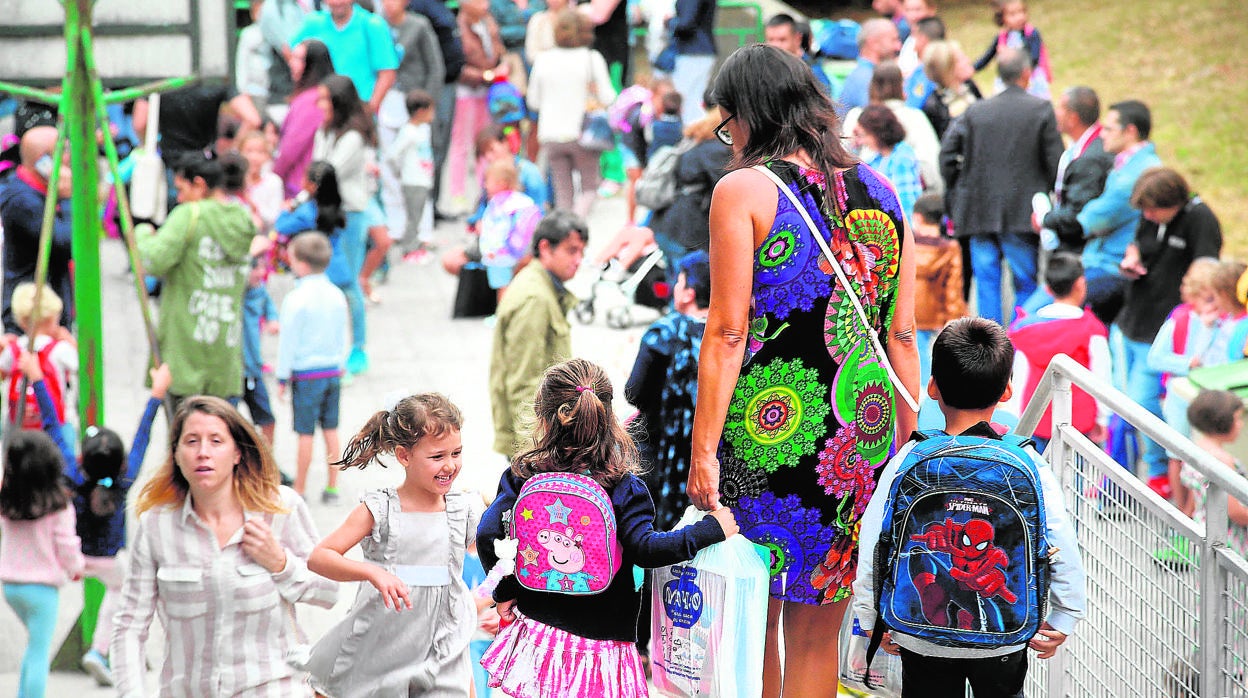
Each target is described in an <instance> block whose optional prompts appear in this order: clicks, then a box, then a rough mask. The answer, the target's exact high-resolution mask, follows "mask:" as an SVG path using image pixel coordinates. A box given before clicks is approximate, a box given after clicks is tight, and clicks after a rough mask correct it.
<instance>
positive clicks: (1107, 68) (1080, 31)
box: [940, 0, 1248, 261]
mask: <svg viewBox="0 0 1248 698" xmlns="http://www.w3.org/2000/svg"><path fill="white" fill-rule="evenodd" d="M1029 8H1030V12H1031V21H1032V23H1033V24H1035V25H1036V27H1037V28H1039V29H1040V32H1041V34H1042V35H1043V36H1044V40H1045V44H1046V45H1047V46H1048V49H1049V57H1050V59H1051V61H1052V63H1053V73H1054V79H1055V80H1054V82H1055V85H1054V90H1053V94H1054V95H1057V94H1060V91H1061V90H1062V89H1065V88H1066V87H1069V86H1071V85H1077V84H1082V85H1088V86H1089V87H1091V88H1093V89H1095V90H1096V92H1097V94H1098V95H1100V97H1101V105H1102V109H1104V108H1105V107H1106V106H1108V105H1109V104H1112V103H1113V102H1116V101H1119V100H1123V99H1140V100H1142V101H1144V102H1145V103H1146V104H1148V105H1149V107H1150V108H1151V109H1152V113H1153V134H1152V139H1153V141H1155V142H1156V144H1157V151H1158V153H1159V154H1160V155H1161V158H1162V160H1163V161H1164V162H1165V163H1166V165H1168V166H1170V167H1174V168H1176V169H1177V170H1179V171H1180V172H1182V173H1183V175H1184V176H1185V177H1187V179H1188V181H1189V182H1190V183H1191V185H1192V188H1193V190H1194V191H1196V192H1198V193H1199V194H1200V195H1201V196H1202V197H1203V198H1204V199H1205V201H1206V202H1207V203H1208V204H1209V205H1210V206H1211V207H1212V208H1213V210H1214V212H1216V213H1217V215H1218V218H1219V219H1220V220H1221V222H1222V234H1223V237H1224V238H1225V240H1226V243H1225V245H1224V247H1223V256H1224V257H1226V256H1232V257H1237V258H1239V259H1241V260H1245V261H1248V34H1246V32H1248V2H1244V0H1196V1H1194V2H1174V1H1173V0H1139V1H1136V2H1129V1H1128V0H1031V2H1030V3H1029ZM940 14H941V16H942V17H943V18H944V20H945V23H946V24H947V26H948V28H949V35H950V38H954V39H957V40H958V41H959V42H961V43H962V45H963V46H964V47H965V48H966V51H967V54H968V55H970V56H971V58H972V59H974V58H976V57H977V56H978V55H979V53H980V52H982V51H983V50H984V48H985V47H987V45H988V42H989V41H990V40H991V37H992V36H993V35H995V33H996V31H997V28H996V25H994V24H993V22H992V11H991V9H990V8H989V5H988V3H986V2H983V1H981V0H975V1H968V0H960V1H958V2H943V3H941V5H940ZM994 71H995V64H994V65H992V66H989V67H988V68H987V69H985V70H984V71H983V72H982V73H980V74H979V76H978V77H977V82H978V83H979V85H980V87H981V88H985V89H990V88H991V85H992V80H993V77H994V74H995V73H994Z"/></svg>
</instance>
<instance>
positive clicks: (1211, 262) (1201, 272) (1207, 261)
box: [1179, 257, 1222, 303]
mask: <svg viewBox="0 0 1248 698" xmlns="http://www.w3.org/2000/svg"><path fill="white" fill-rule="evenodd" d="M1221 266H1222V263H1221V262H1220V261H1218V259H1217V258H1216V257H1198V258H1196V259H1194V260H1192V263H1191V264H1190V265H1188V267H1187V273H1185V274H1183V280H1182V281H1181V282H1179V295H1180V297H1181V298H1182V299H1183V302H1184V303H1189V302H1191V299H1192V298H1193V297H1195V296H1197V295H1198V294H1202V293H1212V292H1213V289H1214V285H1215V283H1216V279H1217V278H1218V270H1219V269H1220V267H1221Z"/></svg>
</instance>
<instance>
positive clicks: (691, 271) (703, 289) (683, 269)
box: [676, 250, 711, 308]
mask: <svg viewBox="0 0 1248 698" xmlns="http://www.w3.org/2000/svg"><path fill="white" fill-rule="evenodd" d="M676 268H677V270H679V272H680V273H681V274H684V275H685V286H687V287H689V288H691V289H693V301H694V303H697V305H698V307H699V308H706V307H708V306H710V304H711V258H710V256H708V255H707V254H706V250H694V251H693V252H690V253H689V254H687V255H685V256H684V257H681V258H680V261H679V262H677V263H676Z"/></svg>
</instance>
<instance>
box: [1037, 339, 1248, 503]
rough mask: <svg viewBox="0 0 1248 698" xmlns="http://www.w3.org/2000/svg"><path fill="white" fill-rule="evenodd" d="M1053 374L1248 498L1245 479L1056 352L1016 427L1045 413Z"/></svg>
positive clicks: (1210, 477)
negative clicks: (1072, 384)
mask: <svg viewBox="0 0 1248 698" xmlns="http://www.w3.org/2000/svg"><path fill="white" fill-rule="evenodd" d="M1056 376H1062V377H1064V378H1066V379H1068V380H1070V381H1071V382H1072V383H1074V384H1075V385H1077V386H1078V387H1079V388H1080V389H1082V390H1083V391H1084V392H1086V393H1088V394H1089V395H1091V396H1092V397H1093V398H1096V400H1097V402H1099V403H1101V404H1103V405H1105V406H1106V407H1108V408H1109V409H1110V411H1111V412H1113V413H1115V414H1118V415H1120V416H1122V417H1123V418H1125V419H1126V420H1127V421H1128V422H1130V423H1131V424H1132V425H1134V426H1135V427H1136V428H1137V429H1139V430H1140V431H1143V432H1144V434H1145V435H1146V436H1148V437H1149V438H1150V439H1152V440H1154V441H1156V442H1157V443H1159V444H1161V445H1162V446H1165V447H1166V450H1168V451H1169V452H1171V453H1174V454H1177V455H1178V457H1179V460H1182V461H1183V462H1184V463H1187V464H1188V465H1190V466H1192V467H1194V468H1196V469H1197V470H1198V471H1200V473H1201V474H1202V475H1204V476H1205V477H1206V478H1208V480H1209V481H1210V483H1211V484H1215V485H1217V486H1218V488H1219V489H1221V490H1224V491H1225V492H1227V493H1228V494H1230V495H1232V496H1234V497H1235V498H1236V499H1238V500H1239V501H1241V502H1248V479H1245V478H1243V477H1242V476H1240V475H1238V474H1236V473H1235V471H1233V470H1231V469H1230V468H1228V467H1227V466H1226V464H1225V463H1223V462H1222V461H1220V460H1218V459H1216V458H1214V457H1213V456H1211V455H1209V454H1208V453H1207V452H1205V451H1203V450H1201V449H1200V448H1199V447H1197V446H1196V444H1194V443H1192V441H1191V439H1188V438H1187V437H1185V436H1183V435H1182V434H1180V433H1178V432H1177V431H1175V430H1174V429H1173V428H1172V427H1171V426H1170V425H1168V424H1166V423H1165V422H1164V421H1162V420H1161V419H1160V418H1159V417H1157V416H1156V415H1154V414H1153V413H1152V412H1149V411H1148V410H1146V409H1144V408H1143V407H1141V406H1140V405H1139V404H1138V403H1137V402H1135V401H1134V400H1132V399H1131V398H1129V397H1127V396H1126V394H1125V393H1123V392H1122V391H1120V390H1118V389H1117V388H1114V387H1113V386H1111V385H1107V384H1105V383H1103V382H1101V380H1100V379H1098V378H1097V377H1096V376H1095V375H1094V374H1093V373H1092V372H1091V371H1089V370H1088V369H1086V368H1084V367H1083V366H1081V365H1079V363H1078V362H1077V361H1075V360H1074V359H1072V358H1070V357H1069V356H1066V355H1065V354H1059V355H1058V356H1057V357H1055V358H1054V359H1053V361H1052V362H1051V363H1050V364H1049V367H1048V369H1046V370H1045V372H1044V375H1043V376H1041V378H1040V384H1039V385H1037V386H1036V392H1035V393H1034V394H1033V395H1032V397H1031V400H1030V401H1029V402H1028V403H1027V407H1026V409H1024V410H1023V414H1022V415H1021V416H1020V417H1019V419H1018V427H1016V431H1017V432H1018V433H1020V434H1030V433H1032V432H1034V431H1035V429H1036V425H1038V424H1039V423H1040V419H1041V418H1042V417H1043V416H1044V410H1045V408H1046V407H1047V406H1048V404H1049V402H1050V401H1051V400H1052V398H1053V387H1054V386H1053V384H1054V378H1055V377H1056Z"/></svg>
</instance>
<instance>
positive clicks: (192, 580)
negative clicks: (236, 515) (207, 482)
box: [112, 487, 337, 698]
mask: <svg viewBox="0 0 1248 698" xmlns="http://www.w3.org/2000/svg"><path fill="white" fill-rule="evenodd" d="M281 494H282V505H283V507H285V508H286V509H287V510H289V513H288V514H279V515H277V516H273V515H271V514H257V513H254V512H246V513H245V515H244V516H245V518H248V519H250V518H252V517H253V516H260V517H264V518H265V519H266V520H268V521H269V524H270V527H271V528H272V530H273V532H274V535H275V536H276V537H277V539H278V541H279V542H280V543H281V545H282V547H283V548H284V549H285V550H286V567H285V568H283V569H282V570H281V571H280V572H277V573H270V572H269V571H268V570H266V569H265V568H264V567H262V566H260V565H258V564H256V563H255V562H254V561H253V560H252V559H251V558H249V557H248V556H247V555H246V553H244V552H243V547H242V540H243V532H242V528H239V530H238V531H236V532H235V533H234V535H233V536H231V537H230V539H229V540H228V541H227V542H226V544H225V545H224V546H220V545H218V541H217V537H216V534H215V533H214V532H213V531H212V529H211V528H210V527H209V526H208V525H206V524H205V523H204V522H203V521H202V520H201V519H200V518H199V517H198V516H197V515H196V514H195V511H194V510H193V509H192V508H191V501H190V497H187V499H186V501H185V503H184V504H183V505H182V506H181V507H166V508H163V509H154V510H152V511H149V512H146V513H144V514H143V516H141V517H140V518H139V525H138V530H137V532H136V534H135V540H134V542H133V544H132V546H131V549H130V569H129V575H128V577H127V579H126V584H125V587H124V589H123V591H122V601H121V610H120V611H118V613H117V616H116V619H115V623H116V626H115V631H114V633H113V653H112V655H113V676H114V677H115V679H116V681H117V689H118V693H119V694H120V695H122V696H142V695H144V687H143V684H144V671H145V666H146V663H145V661H144V660H145V652H144V645H145V643H146V641H147V637H148V631H149V628H150V626H151V622H152V615H153V614H156V615H158V616H159V617H160V622H161V625H162V626H164V629H165V651H164V658H163V660H162V662H161V664H162V669H161V673H160V693H159V695H161V696H178V697H181V696H187V697H190V696H197V697H198V696H202V697H204V698H208V697H211V698H221V697H223V696H249V697H251V696H254V697H257V698H259V697H264V696H274V697H276V696H283V697H285V696H305V695H310V693H311V690H310V689H309V688H308V687H307V685H306V684H305V682H304V677H303V675H302V674H301V673H299V672H297V671H295V670H294V669H292V668H290V667H289V666H288V665H287V664H286V654H287V652H288V651H289V650H291V649H293V648H295V647H296V646H297V645H299V644H300V643H301V642H302V641H303V638H302V637H301V635H302V634H301V633H300V632H299V631H298V629H297V626H296V621H295V606H294V604H295V603H296V602H303V603H311V604H315V605H317V606H322V607H325V608H329V607H331V606H333V604H334V601H335V600H336V598H337V585H336V584H335V583H333V582H330V581H329V580H326V579H324V578H323V577H320V576H318V575H316V574H313V573H311V572H309V571H308V567H307V558H308V554H309V553H311V551H312V547H313V546H314V545H315V544H316V542H317V533H316V528H315V527H314V526H313V523H312V518H311V516H310V515H309V513H308V508H307V505H306V504H305V503H304V502H303V499H302V498H300V497H299V495H297V494H295V492H294V490H291V489H289V488H286V487H283V488H282V489H281Z"/></svg>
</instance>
